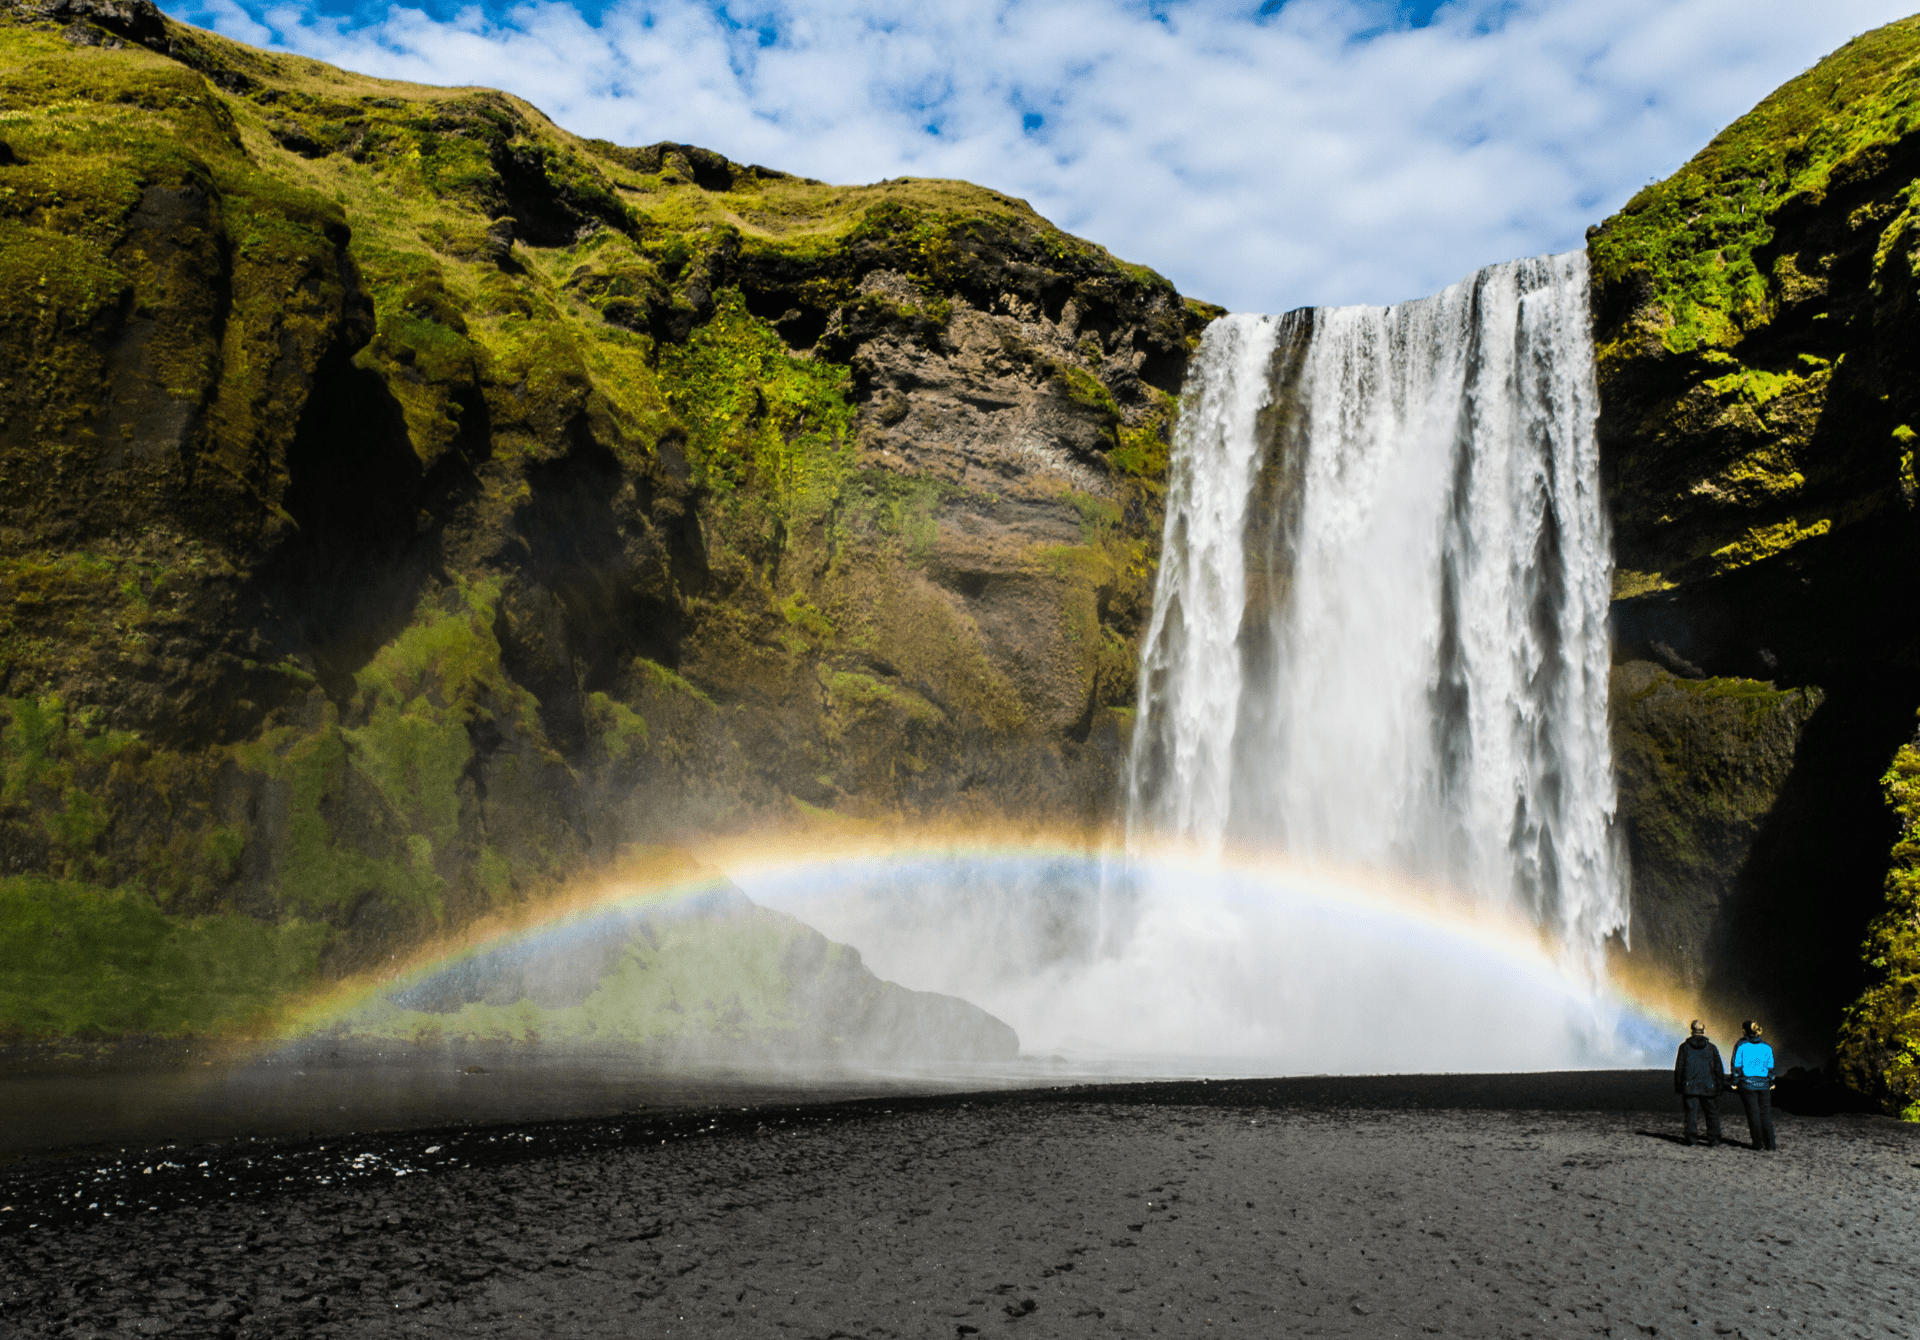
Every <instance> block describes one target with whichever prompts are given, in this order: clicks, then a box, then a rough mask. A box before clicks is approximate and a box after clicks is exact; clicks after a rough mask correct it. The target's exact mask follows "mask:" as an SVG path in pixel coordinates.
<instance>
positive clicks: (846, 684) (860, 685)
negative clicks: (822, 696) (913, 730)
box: [820, 670, 945, 726]
mask: <svg viewBox="0 0 1920 1340" xmlns="http://www.w3.org/2000/svg"><path fill="white" fill-rule="evenodd" d="M820 682H821V684H823V685H824V686H825V687H826V690H827V693H828V696H829V697H830V698H831V700H832V702H833V704H834V706H835V707H836V709H837V710H840V711H845V712H854V713H858V712H860V711H862V710H864V709H869V708H874V707H881V708H885V709H887V710H889V711H892V712H898V713H899V714H900V715H901V716H903V717H905V718H906V719H907V720H909V721H917V722H919V723H921V724H922V725H929V726H931V725H938V724H939V723H941V722H942V721H943V720H945V717H944V715H943V714H942V713H941V711H940V709H939V708H937V707H935V706H934V705H933V704H932V703H930V702H928V701H927V700H926V699H925V698H922V697H921V696H920V695H919V694H917V693H915V692H913V691H912V690H911V689H906V688H902V687H901V686H900V685H897V684H889V683H886V682H885V681H883V680H879V679H875V678H874V677H873V676H872V675H869V674H865V673H863V672H861V671H857V670H823V671H821V672H820Z"/></svg>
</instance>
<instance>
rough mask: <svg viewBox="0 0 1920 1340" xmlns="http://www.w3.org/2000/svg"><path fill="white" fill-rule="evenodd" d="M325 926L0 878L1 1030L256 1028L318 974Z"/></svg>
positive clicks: (40, 1033)
mask: <svg viewBox="0 0 1920 1340" xmlns="http://www.w3.org/2000/svg"><path fill="white" fill-rule="evenodd" d="M327 935H328V932H327V929H326V927H324V926H320V925H316V924H314V923H311V922H302V921H291V922H286V923H283V924H280V925H270V924H268V923H265V922H261V921H256V920H254V919H253V918H251V917H247V916H241V915H238V914H229V915H225V916H210V917H209V916H203V917H190V918H183V917H169V916H167V915H165V914H164V913H163V912H162V911H161V910H160V909H159V908H158V907H157V906H156V905H155V904H154V903H153V901H152V900H151V899H150V898H148V897H147V896H146V895H144V894H140V893H135V892H130V891H127V890H119V889H106V888H100V887H97V886H93V885H88V884H82V883H76V882H72V881H65V880H55V879H47V878H44V877H38V876H9V877H0V1033H9V1034H12V1035H14V1036H23V1035H24V1036H27V1037H78V1036H86V1035H88V1034H125V1033H157V1034H162V1035H166V1036H189V1035H203V1034H222V1033H235V1032H239V1033H248V1032H253V1033H258V1032H262V1031H266V1030H268V1029H269V1028H270V1027H271V1024H272V1021H273V1016H274V1013H275V1011H276V1009H277V1007H279V1006H280V1005H281V1004H282V1003H283V1002H284V1001H285V1000H286V999H287V997H288V996H289V995H290V994H292V993H294V992H297V991H299V990H301V989H303V988H305V987H307V986H309V985H311V984H312V982H313V981H314V980H315V976H316V972H317V968H318V963H319V955H320V950H321V948H322V946H323V945H324V944H325V942H326V939H327Z"/></svg>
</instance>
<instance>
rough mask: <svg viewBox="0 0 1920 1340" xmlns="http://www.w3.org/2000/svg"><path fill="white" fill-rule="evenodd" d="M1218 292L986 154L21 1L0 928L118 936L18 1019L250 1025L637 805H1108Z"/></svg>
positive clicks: (1085, 817)
mask: <svg viewBox="0 0 1920 1340" xmlns="http://www.w3.org/2000/svg"><path fill="white" fill-rule="evenodd" d="M1211 312H1212V309H1205V308H1202V307H1200V306H1198V305H1195V304H1191V303H1188V302H1186V301H1184V300H1183V299H1182V298H1181V297H1180V296H1179V295H1178V294H1177V293H1175V292H1174V291H1173V289H1172V287H1171V286H1170V285H1169V284H1167V283H1166V281H1164V280H1163V279H1161V278H1160V277H1158V276H1157V275H1154V274H1152V273H1151V272H1149V271H1146V270H1143V269H1140V268H1138V267H1135V266H1130V265H1126V264H1124V263H1121V262H1119V261H1116V260H1115V259H1114V258H1112V257H1111V256H1109V255H1108V254H1107V253H1105V252H1104V251H1102V250H1100V249H1099V248H1097V247H1094V246H1091V245H1089V244H1087V243H1085V242H1082V241H1080V240H1078V239H1076V238H1073V237H1070V236H1068V235H1066V234H1064V233H1061V232H1059V231H1058V230H1057V229H1055V228H1053V227H1052V226H1051V225H1049V224H1048V223H1047V222H1046V221H1045V220H1043V219H1040V218H1039V217H1037V216H1036V215H1034V214H1033V213H1032V211H1031V210H1029V209H1028V208H1027V207H1026V206H1025V205H1024V204H1023V203H1022V202H1020V201H1016V200H1011V199H1008V198H1006V197H1004V196H1001V195H998V194H996V193H994V192H992V191H987V190H983V189H979V188H976V187H972V186H967V185H964V184H961V183H954V182H940V181H919V180H913V181H909V180H901V181H895V182H883V183H879V184H877V185H873V186H865V187H852V188H842V187H831V186H826V185H823V184H821V183H819V182H814V181H807V180H801V179H798V178H794V177H791V176H788V175H786V174H783V173H780V172H776V171H771V170H768V169H764V168H757V167H746V166H742V165H739V164H736V163H732V162H730V161H728V160H727V159H725V158H723V157H721V156H720V155H718V154H715V153H711V152H709V151H707V150H703V149H699V148H696V147H693V146H687V145H679V144H672V143H665V144H657V145H654V146H651V147H649V148H643V149H630V148H622V147H619V146H615V145H612V144H607V143H604V142H601V141H594V140H584V139H580V138H578V137H575V136H573V135H570V134H568V133H566V132H565V131H562V130H560V129H559V128H558V127H556V126H554V125H553V124H552V123H551V122H549V121H548V120H546V118H545V117H543V116H542V115H541V114H540V113H539V112H538V111H536V110H535V109H533V108H531V107H529V106H527V105H526V104H524V103H522V102H519V101H518V100H516V99H513V98H511V97H508V96H506V95H503V94H499V93H495V92H491V91H488V90H483V89H440V88H426V87H419V86H413V85H404V84H395V83H388V82H382V81H378V80H371V79H365V78H361V77H359V76H355V75H351V74H347V73H345V72H342V71H339V70H335V69H332V68H330V67H327V66H324V65H321V64H319V63H316V62H313V61H309V60H305V59H301V58H296V57H289V56H282V55H277V54H269V53H265V52H260V51H256V50H253V49H250V48H247V47H244V46H241V45H238V44H236V43H232V42H229V41H226V40H224V39H222V38H220V37H218V36H215V35H213V34H211V33H207V32H203V31H200V30H197V29H193V28H189V27H187V26H185V25H182V24H178V23H175V22H173V21H172V20H169V19H167V18H165V17H164V16H163V15H162V14H161V13H160V12H159V11H158V10H156V9H154V8H153V7H152V6H151V5H150V4H147V3H145V0H0V765H3V766H4V789H3V790H0V863H4V866H3V868H4V871H5V876H4V878H5V881H6V882H5V884H4V892H3V896H4V897H5V898H6V899H7V900H9V908H10V909H14V910H10V911H9V912H8V920H7V923H6V924H7V925H8V927H9V928H10V930H9V934H12V931H13V929H14V928H18V927H21V926H25V925H28V924H29V922H31V921H32V920H33V919H34V918H40V919H41V920H42V922H43V923H44V924H45V925H46V926H48V927H51V928H52V929H51V930H50V931H49V935H48V936H43V937H38V938H34V937H30V938H33V942H34V945H35V946H37V947H35V948H33V949H31V950H30V951H29V950H26V949H21V948H20V947H19V946H17V945H16V946H14V947H13V948H11V949H9V950H7V951H6V952H7V953H8V954H10V955H11V954H14V953H16V952H19V953H27V952H31V953H35V954H40V953H45V954H48V955H52V956H53V957H55V958H57V957H59V956H60V955H62V954H66V955H68V956H69V957H71V956H72V955H75V954H82V955H85V954H95V953H97V952H100V951H99V945H98V943H96V942H98V941H100V937H105V939H106V941H113V942H114V943H118V940H116V939H115V937H121V938H122V939H124V938H126V937H132V939H129V940H127V943H128V944H132V942H133V940H138V941H139V945H140V946H144V948H137V950H136V949H128V950H127V954H126V955H122V957H123V958H125V959H126V962H127V963H128V964H136V962H137V964H138V965H145V966H130V967H127V968H125V970H124V971H121V970H120V969H115V971H116V972H119V973H120V976H119V977H118V978H114V974H113V973H108V974H106V977H107V978H112V979H113V980H117V981H119V982H120V983H121V989H120V990H119V994H118V995H117V996H115V995H113V992H111V991H107V992H106V994H104V995H100V996H98V998H97V999H96V998H93V997H89V1001H90V1002H91V1003H88V1002H85V1001H80V1000H78V999H77V998H76V1000H74V1001H72V1002H69V1003H68V1004H66V1005H61V1006H59V1007H57V1008H55V1007H53V1006H48V1007H47V1008H45V1009H41V1010H40V1011H39V1012H38V1013H36V1014H33V1015H32V1017H31V1018H26V1017H23V1016H21V1015H20V1014H18V1013H17V1012H13V1013H9V1014H8V1015H7V1017H5V1018H0V1028H9V1027H10V1028H15V1029H26V1030H28V1031H35V1032H61V1031H74V1030H76V1029H82V1028H94V1029H98V1030H103V1031H109V1032H111V1031H125V1030H127V1029H138V1028H157V1029H163V1030H172V1031H191V1030H193V1029H196V1028H207V1027H216V1026H221V1027H226V1026H237V1025H236V1024H235V1023H234V1021H235V1019H237V1018H239V1017H240V1016H242V1015H246V1014H247V1013H248V1012H249V1011H254V1012H256V1013H257V1011H258V1010H260V1009H263V1008H265V1002H267V1001H268V1000H269V999H270V998H273V997H275V995H276V993H281V994H283V993H284V990H285V989H286V987H287V986H288V984H289V983H299V982H303V981H309V980H312V978H313V977H314V976H315V975H316V974H319V975H337V974H340V973H345V972H350V971H355V970H360V969H365V968H368V967H371V966H373V965H375V964H377V963H379V962H382V961H385V960H386V959H388V958H389V957H391V956H393V955H395V954H398V953H401V952H402V951H403V950H404V948H405V947H406V946H408V945H411V944H413V943H415V942H417V941H418V940H419V939H421V938H422V937H424V936H428V935H431V934H434V933H436V932H439V931H443V930H449V929H453V928H457V927H458V926H460V925H462V924H465V923H466V922H469V921H471V920H472V919H474V918H476V917H479V916H482V915H486V914H489V913H492V912H496V911H498V910H499V909H501V908H502V907H507V906H511V905H513V904H516V903H518V902H521V901H524V900H527V899H531V898H538V897H540V896H541V895H542V894H543V893H544V892H545V891H546V890H548V889H550V888H552V887H554V886H555V885H557V884H558V883H560V882H562V881H565V880H567V879H569V878H571V877H574V876H576V875H578V874H580V873H581V872H582V871H585V870H590V869H592V868H594V867H595V866H596V865H604V864H606V863H608V862H611V861H613V860H614V859H616V857H617V855H618V853H619V852H620V850H621V849H622V848H623V847H624V846H626V845H628V844H634V843H658V842H671V841H675V840H678V839H681V838H683V837H686V836H687V835H690V834H696V833H700V832H712V831H716V830H728V829H737V828H741V827H745V826H748V825H759V824H766V823H798V822H819V821H820V815H821V814H822V813H823V812H827V813H841V814H857V815H867V816H874V815H877V816H905V817H917V818H951V819H960V820H965V819H980V818H990V819H1000V818H1005V817H1015V818H1018V819H1021V820H1023V821H1028V822H1040V823H1046V824H1050V825H1062V824H1067V825H1072V824H1085V825H1091V824H1097V823H1100V822H1103V821H1104V819H1105V817H1106V815H1107V814H1108V813H1109V811H1110V802H1111V799H1112V797H1113V795H1114V794H1115V784H1116V778H1117V772H1118V768H1119V766H1120V760H1121V758H1122V756H1123V753H1124V747H1125V742H1124V732H1125V727H1126V721H1127V713H1126V709H1127V708H1129V707H1130V705H1131V703H1132V699H1133V692H1134V686H1133V667H1134V664H1135V660H1136V652H1135V643H1136V639H1137V636H1138V632H1139V628H1140V624H1141V622H1142V621H1143V619H1144V615H1145V612H1146V606H1147V602H1148V601H1149V599H1150V580H1151V570H1152V560H1153V546H1154V544H1155V543H1156V542H1157V538H1158V527H1159V517H1160V498H1161V492H1162V487H1163V479H1164V473H1165V468H1166V455H1167V447H1168V442H1169V440H1170V428H1171V418H1172V415H1173V412H1174V406H1175V396H1176V395H1177V392H1178V390H1179V386H1180V382H1181V379H1182V377H1183V375H1184V370H1185V364H1186V358H1187V355H1188V351H1189V348H1190V346H1191V343H1192V341H1193V340H1194V339H1195V338H1196V336H1197V332H1198V330H1199V328H1200V327H1201V326H1202V325H1203V324H1204V322H1205V321H1206V320H1207V319H1208V317H1209V315H1210V314H1211ZM156 918H157V920H156ZM116 928H118V929H116ZM123 931H124V936H123V935H122V932H123ZM49 937H50V938H49ZM248 937H253V938H252V939H249V938H248ZM255 940H259V944H255V943H254V941H255ZM242 941H244V942H245V945H246V947H245V948H244V949H234V950H233V952H232V953H231V954H227V955H226V958H223V959H221V961H222V962H226V961H228V960H232V961H234V962H238V961H241V960H244V961H245V962H246V963H247V964H249V965H250V966H249V967H248V969H247V971H248V972H249V973H250V974H252V975H251V976H250V977H249V978H248V983H247V984H245V986H244V989H241V988H240V987H236V989H235V991H234V992H229V993H227V994H226V995H225V996H221V995H220V993H217V992H211V993H210V992H205V991H202V992H199V993H198V994H196V993H195V991H194V990H190V989H188V984H190V983H191V982H193V981H201V980H205V979H206V974H207V972H208V971H209V970H208V969H207V968H206V966H205V965H206V963H207V962H209V961H211V960H209V959H208V955H210V954H211V955H213V956H214V958H220V957H221V955H222V954H225V953H226V951H224V950H220V951H216V950H215V949H210V948H208V946H215V945H230V946H237V945H241V943H242ZM88 944H94V945H95V948H94V949H87V948H85V946H86V945H88ZM263 946H264V947H263ZM114 952H118V951H114ZM107 957H108V958H109V959H112V958H113V954H112V953H108V955H107ZM49 961H51V960H49ZM114 961H115V962H118V961H119V960H117V959H115V960H114ZM256 979H257V980H256ZM103 990H104V988H103ZM169 993H171V994H169ZM109 997H111V999H109ZM216 997H218V998H217V999H216ZM142 1001H145V1002H147V1004H146V1005H144V1006H143V1005H142V1004H141V1002H142ZM162 1001H172V1002H173V1003H172V1004H166V1005H164V1006H163V1005H162V1004H160V1003H158V1002H162ZM195 1001H198V1002H199V1004H195V1003H194V1002H195ZM143 1010H144V1011H145V1012H144V1013H143Z"/></svg>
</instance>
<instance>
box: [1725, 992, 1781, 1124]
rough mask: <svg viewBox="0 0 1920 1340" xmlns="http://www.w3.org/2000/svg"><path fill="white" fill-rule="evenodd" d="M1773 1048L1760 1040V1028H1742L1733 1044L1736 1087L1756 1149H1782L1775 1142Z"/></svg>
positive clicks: (1752, 1024)
mask: <svg viewBox="0 0 1920 1340" xmlns="http://www.w3.org/2000/svg"><path fill="white" fill-rule="evenodd" d="M1773 1079H1774V1076H1773V1048H1772V1047H1770V1046H1768V1045H1767V1044H1766V1043H1764V1042H1762V1041H1761V1040H1760V1025H1759V1024H1757V1023H1755V1022H1754V1021H1753V1020H1751V1019H1749V1020H1747V1021H1746V1022H1745V1023H1743V1024H1741V1025H1740V1041H1738V1042H1736V1043H1735V1044H1734V1045H1733V1087H1734V1091H1735V1092H1737V1093H1738V1094H1739V1095H1740V1104H1741V1106H1742V1107H1745V1108H1746V1109H1747V1132H1748V1134H1750V1135H1752V1137H1753V1147H1754V1148H1755V1149H1778V1148H1780V1146H1779V1145H1778V1144H1776V1143H1774V1139H1773Z"/></svg>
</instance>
